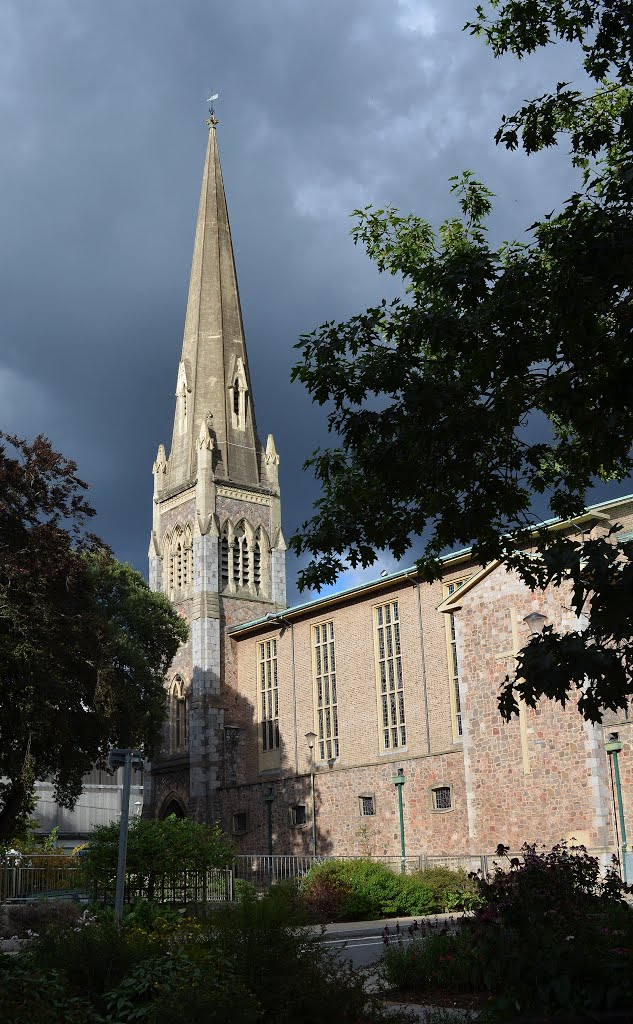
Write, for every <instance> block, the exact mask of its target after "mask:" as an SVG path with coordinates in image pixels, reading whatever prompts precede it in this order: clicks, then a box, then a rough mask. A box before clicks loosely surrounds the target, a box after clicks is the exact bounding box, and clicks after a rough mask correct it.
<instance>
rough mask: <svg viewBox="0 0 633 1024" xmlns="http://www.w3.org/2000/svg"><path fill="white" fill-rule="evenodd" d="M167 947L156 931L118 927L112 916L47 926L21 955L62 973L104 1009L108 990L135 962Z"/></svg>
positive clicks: (38, 965) (45, 968) (76, 988)
mask: <svg viewBox="0 0 633 1024" xmlns="http://www.w3.org/2000/svg"><path fill="white" fill-rule="evenodd" d="M164 950H165V942H164V939H163V938H162V937H159V936H158V935H157V934H156V933H148V932H145V931H143V930H142V929H139V928H136V927H135V926H127V925H126V926H124V927H121V928H119V926H118V925H117V923H116V921H114V920H113V919H102V920H98V921H89V922H87V923H85V924H84V925H83V926H82V927H75V926H62V927H61V928H57V929H48V930H47V931H46V932H45V933H44V934H43V935H42V936H40V938H39V939H37V940H36V941H35V942H34V943H33V944H32V946H29V948H28V949H27V951H26V952H25V953H23V954H21V956H20V959H21V960H22V959H23V960H24V962H28V963H33V964H35V966H36V967H37V968H38V969H41V970H45V971H54V972H57V973H58V974H63V976H64V977H65V978H66V979H67V981H68V983H69V984H70V985H71V987H72V988H73V990H74V991H76V992H80V993H82V994H85V995H86V996H88V997H89V998H91V999H93V1000H94V1002H95V1005H96V1006H97V1007H98V1008H99V1009H101V1008H102V1007H103V1005H104V1003H103V999H104V995H105V993H106V992H108V991H109V990H110V989H112V988H113V987H115V986H116V985H118V984H119V982H120V981H121V980H122V979H123V978H124V977H125V976H126V975H127V974H128V972H129V971H131V970H132V969H133V967H134V966H135V965H136V964H139V963H141V962H143V961H144V960H148V959H150V958H151V957H154V956H156V955H158V954H160V953H162V952H164Z"/></svg>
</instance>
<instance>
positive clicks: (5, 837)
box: [0, 781, 30, 843]
mask: <svg viewBox="0 0 633 1024" xmlns="http://www.w3.org/2000/svg"><path fill="white" fill-rule="evenodd" d="M29 796H30V794H29V792H28V790H27V788H26V786H25V785H24V783H23V782H20V781H13V782H12V783H11V784H10V788H8V789H6V790H5V791H4V793H3V794H2V800H3V803H2V807H1V808H0V843H6V842H8V841H9V840H11V839H12V838H13V836H14V835H15V832H16V828H17V825H18V823H19V820H20V817H21V815H22V814H23V813H24V811H25V810H27V809H28V803H29Z"/></svg>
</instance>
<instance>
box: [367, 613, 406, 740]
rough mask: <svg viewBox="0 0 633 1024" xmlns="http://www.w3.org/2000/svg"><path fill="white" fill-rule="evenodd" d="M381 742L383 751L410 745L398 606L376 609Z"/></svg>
mask: <svg viewBox="0 0 633 1024" xmlns="http://www.w3.org/2000/svg"><path fill="white" fill-rule="evenodd" d="M374 641H375V645H376V671H377V681H378V708H379V720H380V741H381V747H382V749H383V750H395V749H396V748H399V747H405V746H406V744H407V726H406V716H405V707H404V682H403V678H402V658H401V651H400V618H399V613H398V602H397V601H389V602H388V603H387V604H381V605H378V607H377V608H375V609H374Z"/></svg>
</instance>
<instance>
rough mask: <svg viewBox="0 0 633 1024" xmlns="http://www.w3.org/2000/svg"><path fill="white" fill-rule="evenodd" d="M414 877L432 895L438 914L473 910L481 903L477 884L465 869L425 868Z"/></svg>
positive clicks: (415, 873)
mask: <svg viewBox="0 0 633 1024" xmlns="http://www.w3.org/2000/svg"><path fill="white" fill-rule="evenodd" d="M413 877H414V878H416V879H418V880H419V881H420V883H421V884H422V885H423V886H424V887H425V888H426V889H428V890H429V892H430V893H431V894H432V896H433V900H434V904H435V906H434V910H435V912H436V913H442V912H446V911H448V912H451V911H455V910H472V909H473V908H474V906H475V905H477V903H478V902H479V899H478V887H477V882H476V881H475V879H474V878H469V877H468V875H467V874H466V872H465V871H464V869H463V868H458V869H457V871H451V870H450V868H444V867H435V868H425V869H424V870H422V871H416V872H414V874H413Z"/></svg>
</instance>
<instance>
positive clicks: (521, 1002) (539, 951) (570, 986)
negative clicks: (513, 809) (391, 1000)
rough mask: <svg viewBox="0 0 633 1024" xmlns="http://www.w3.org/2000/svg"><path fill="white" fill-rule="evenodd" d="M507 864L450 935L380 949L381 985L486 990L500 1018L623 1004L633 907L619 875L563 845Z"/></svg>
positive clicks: (629, 987) (530, 850) (530, 851)
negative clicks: (469, 915)
mask: <svg viewBox="0 0 633 1024" xmlns="http://www.w3.org/2000/svg"><path fill="white" fill-rule="evenodd" d="M505 852H506V851H504V850H502V851H501V856H504V855H505ZM507 866H510V870H509V871H508V870H503V869H502V868H501V866H498V867H497V869H496V871H495V874H494V876H493V877H492V878H491V879H489V880H487V881H484V880H480V881H479V882H478V887H479V890H480V896H481V900H482V905H481V907H480V908H478V909H477V910H476V912H475V915H474V917H473V918H472V919H470V920H468V921H466V922H464V923H463V924H462V926H461V928H460V929H459V931H458V932H457V933H456V934H450V933H449V932H448V931H444V932H443V933H440V934H437V935H435V936H431V937H430V938H428V939H426V941H425V942H423V943H422V944H419V943H414V944H411V945H410V946H408V947H395V948H391V949H388V950H386V952H385V956H384V957H383V961H382V965H381V972H382V976H383V979H384V980H385V981H386V983H387V984H388V985H389V986H390V987H404V988H409V989H410V988H413V989H418V990H419V991H421V992H426V993H429V994H430V993H432V992H433V991H435V990H437V989H438V988H440V989H441V988H448V989H449V990H451V991H454V990H471V991H480V992H488V993H490V995H491V998H492V1002H491V1003H490V1004H489V1005H490V1009H491V1012H492V1013H493V1014H494V1013H496V1014H497V1015H499V1016H502V1017H504V1018H510V1017H512V1016H516V1015H517V1014H519V1015H529V1014H537V1015H543V1014H555V1013H561V1012H566V1011H567V1012H569V1011H576V1010H578V1011H580V1010H584V1011H596V1010H603V1009H618V1008H627V1007H628V1005H629V1004H630V1000H631V998H632V997H633V972H632V971H631V959H632V958H633V910H632V909H631V908H630V907H629V906H628V905H627V903H626V902H624V900H623V898H622V897H623V886H622V883H621V882H620V880H619V878H618V877H617V876H616V875H614V874H613V872H609V873H607V875H606V876H604V877H603V876H602V875H601V870H600V864H599V862H598V861H597V860H596V859H595V858H593V857H589V856H588V855H587V853H586V851H585V850H584V849H583V848H582V847H579V848H576V849H574V848H568V847H567V846H566V844H564V843H561V844H560V845H558V846H555V847H554V848H553V849H552V850H551V851H549V852H545V851H542V852H541V851H537V849H536V847H535V846H525V847H523V863H521V862H520V861H519V860H518V859H516V860H514V861H513V862H512V863H511V865H510V862H508V865H507Z"/></svg>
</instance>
